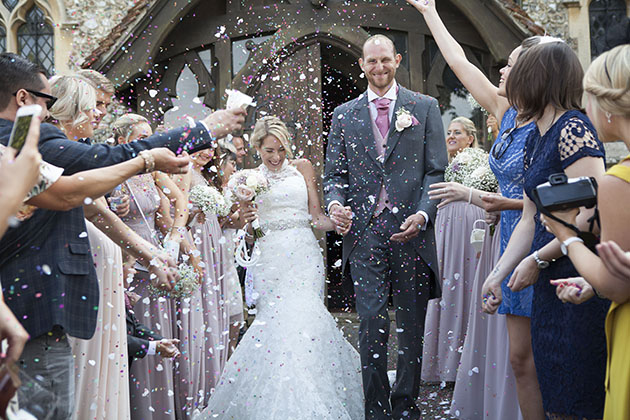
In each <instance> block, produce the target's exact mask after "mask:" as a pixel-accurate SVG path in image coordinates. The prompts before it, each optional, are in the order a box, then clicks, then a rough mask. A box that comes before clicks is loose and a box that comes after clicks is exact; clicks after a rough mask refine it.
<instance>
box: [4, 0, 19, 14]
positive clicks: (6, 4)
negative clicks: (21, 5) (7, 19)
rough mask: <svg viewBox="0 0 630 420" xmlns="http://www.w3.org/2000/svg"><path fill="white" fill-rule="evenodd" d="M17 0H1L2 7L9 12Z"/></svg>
mask: <svg viewBox="0 0 630 420" xmlns="http://www.w3.org/2000/svg"><path fill="white" fill-rule="evenodd" d="M19 1H20V0H2V4H4V7H6V8H7V10H8V11H9V12H11V11H12V10H13V8H15V6H16V5H17V4H18V2H19Z"/></svg>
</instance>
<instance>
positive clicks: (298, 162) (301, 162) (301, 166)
mask: <svg viewBox="0 0 630 420" xmlns="http://www.w3.org/2000/svg"><path fill="white" fill-rule="evenodd" d="M289 163H290V164H291V165H292V166H295V168H296V169H297V170H298V171H300V172H302V173H309V172H313V164H312V163H311V161H310V160H308V159H294V160H291V161H289Z"/></svg>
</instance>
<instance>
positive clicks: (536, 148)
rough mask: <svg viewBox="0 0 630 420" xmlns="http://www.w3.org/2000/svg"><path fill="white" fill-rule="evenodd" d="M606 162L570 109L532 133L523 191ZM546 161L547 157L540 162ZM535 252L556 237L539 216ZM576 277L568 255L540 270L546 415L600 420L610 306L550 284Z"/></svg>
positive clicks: (583, 120)
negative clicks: (568, 298) (566, 299)
mask: <svg viewBox="0 0 630 420" xmlns="http://www.w3.org/2000/svg"><path fill="white" fill-rule="evenodd" d="M589 156H592V157H598V158H602V159H603V158H604V147H603V146H602V144H601V142H600V141H599V139H598V138H597V134H596V132H595V129H594V127H593V125H592V124H591V122H590V121H589V120H588V118H587V117H586V116H585V115H584V114H582V113H581V112H579V111H568V112H566V113H565V114H564V115H562V116H561V117H560V118H559V119H558V121H557V122H556V123H555V124H554V125H553V126H552V127H551V128H550V129H549V130H548V131H547V133H545V135H544V136H542V137H541V136H540V134H539V131H538V130H537V129H536V130H534V131H533V132H532V134H531V135H530V137H529V139H528V141H527V145H526V147H525V155H524V159H525V160H524V164H525V165H524V166H525V176H524V189H525V193H526V194H527V196H528V197H530V198H531V196H532V195H531V193H532V191H533V189H534V188H535V187H536V186H537V185H539V184H541V183H544V182H546V181H547V180H548V177H549V175H551V174H554V173H559V172H564V170H565V169H566V168H567V167H568V166H570V165H571V164H573V163H574V162H576V161H577V160H579V159H581V158H584V157H589ZM541 157H544V158H541ZM535 222H536V230H535V233H534V240H533V243H532V251H533V250H536V249H540V248H542V247H543V246H544V245H546V244H547V243H549V242H550V241H551V240H553V239H554V236H553V235H552V234H551V233H549V232H547V231H546V230H545V228H544V227H543V226H542V224H541V223H540V214H536V216H535ZM576 276H578V273H577V271H576V270H575V268H574V267H573V264H572V263H571V261H570V260H569V258H567V257H562V258H559V259H558V260H556V261H555V262H552V263H551V265H550V266H549V268H547V269H545V270H542V271H541V272H540V276H539V278H538V281H537V282H536V283H535V284H534V299H533V302H532V324H531V325H532V347H533V350H534V361H535V363H536V372H537V374H538V381H539V383H540V391H541V393H542V397H543V406H544V408H545V411H546V412H547V413H554V414H562V415H572V416H577V417H578V418H588V419H601V418H602V416H603V410H604V376H605V373H606V339H605V335H604V321H605V319H606V313H607V311H608V306H609V305H610V302H609V301H607V300H603V299H600V298H597V297H594V298H592V299H590V300H589V301H588V302H585V303H583V304H581V305H573V304H570V303H565V304H563V303H562V302H561V301H560V300H559V299H558V298H557V297H556V288H555V287H553V286H552V285H551V284H549V280H552V279H561V278H567V277H576Z"/></svg>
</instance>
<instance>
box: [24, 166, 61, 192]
mask: <svg viewBox="0 0 630 420" xmlns="http://www.w3.org/2000/svg"><path fill="white" fill-rule="evenodd" d="M61 174H63V168H60V167H58V166H55V165H51V164H50V163H48V162H43V161H42V163H41V164H40V165H39V179H38V180H37V183H36V184H35V186H34V187H33V188H32V189H31V190H30V191H29V192H28V194H27V195H26V198H25V199H24V201H28V200H30V199H31V198H33V197H35V196H36V195H39V194H41V193H42V192H43V191H45V190H47V189H48V188H49V187H50V186H51V185H52V184H54V183H55V182H57V181H58V180H59V178H61Z"/></svg>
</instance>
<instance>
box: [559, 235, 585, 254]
mask: <svg viewBox="0 0 630 420" xmlns="http://www.w3.org/2000/svg"><path fill="white" fill-rule="evenodd" d="M573 242H582V243H584V241H583V240H582V238H578V237H577V236H572V237H570V238H569V239H567V240H566V241H564V242H562V243H561V244H560V251H562V254H563V255H568V254H569V245H571V244H572V243H573Z"/></svg>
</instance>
